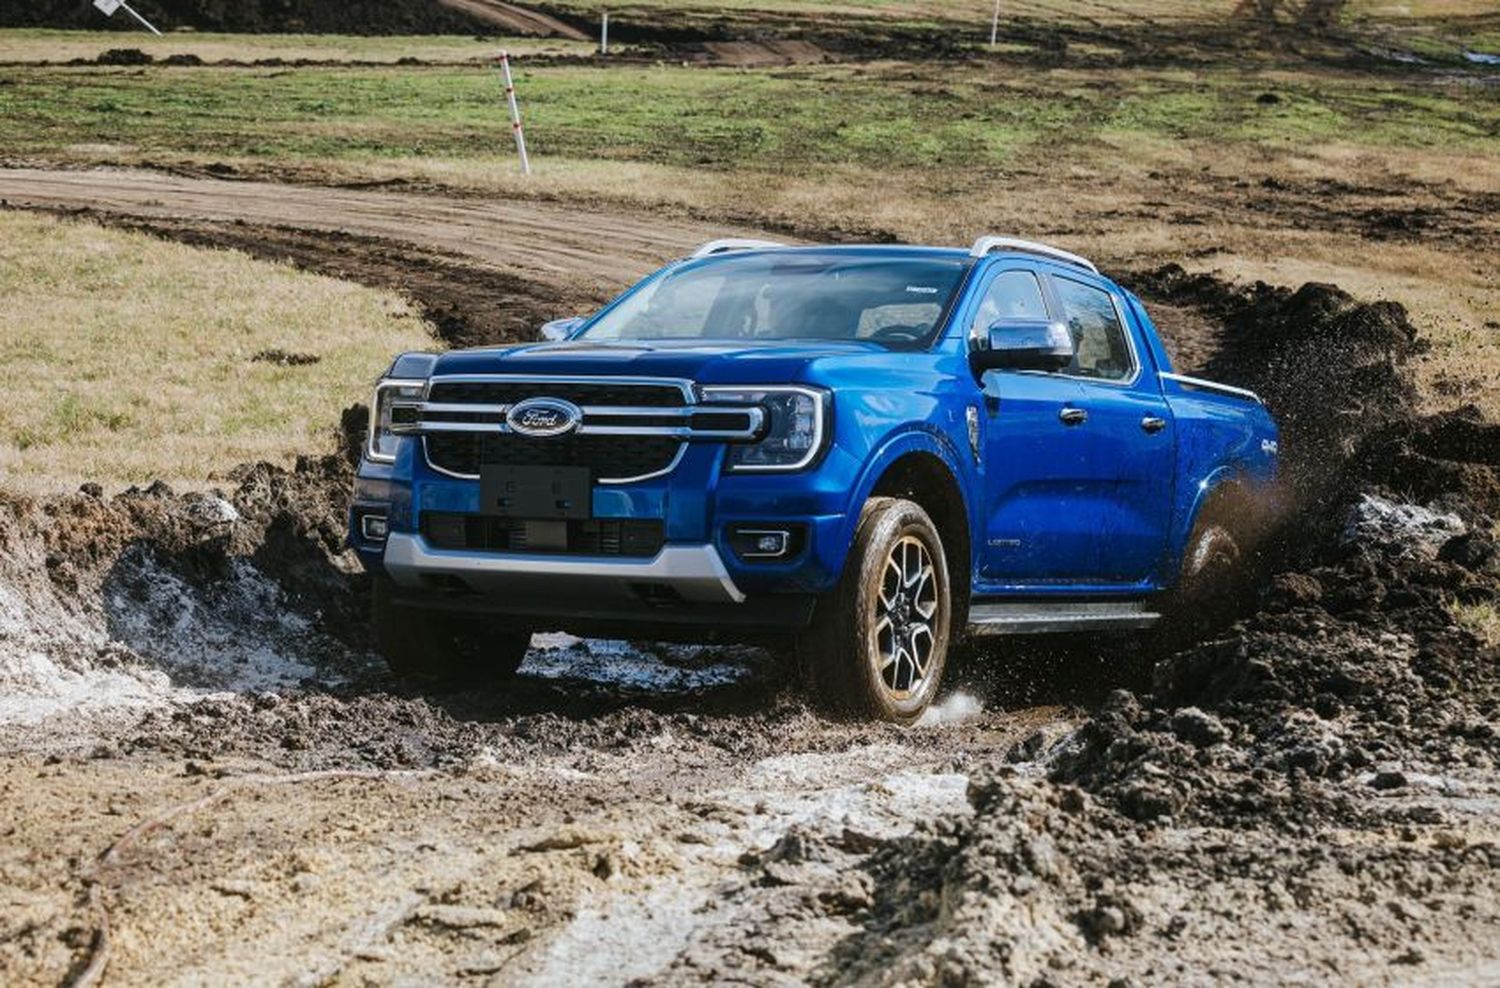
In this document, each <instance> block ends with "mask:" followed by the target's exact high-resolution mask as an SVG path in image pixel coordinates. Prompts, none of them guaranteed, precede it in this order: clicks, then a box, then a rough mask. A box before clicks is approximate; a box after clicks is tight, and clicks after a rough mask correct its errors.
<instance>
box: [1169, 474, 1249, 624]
mask: <svg viewBox="0 0 1500 988" xmlns="http://www.w3.org/2000/svg"><path fill="white" fill-rule="evenodd" d="M1235 514H1236V513H1235V511H1234V509H1233V502H1232V501H1230V500H1229V499H1226V498H1221V499H1218V500H1216V501H1213V502H1211V503H1209V504H1207V505H1205V506H1204V507H1203V509H1202V510H1201V511H1199V513H1198V518H1197V520H1196V521H1195V522H1194V523H1193V530H1192V532H1191V533H1190V534H1189V535H1188V540H1187V545H1186V547H1185V548H1184V550H1183V553H1182V569H1181V570H1180V572H1179V573H1178V577H1177V586H1176V587H1175V588H1174V589H1173V590H1172V592H1171V594H1170V596H1169V597H1168V599H1167V601H1166V606H1165V607H1164V611H1165V614H1164V617H1165V620H1164V622H1163V628H1162V631H1163V637H1162V644H1164V645H1169V646H1173V647H1181V646H1184V645H1188V644H1191V643H1192V642H1193V641H1195V640H1196V639H1198V638H1200V637H1202V636H1203V635H1205V634H1207V633H1209V632H1211V631H1214V630H1216V629H1218V628H1220V627H1223V626H1224V625H1226V624H1228V623H1229V622H1230V621H1231V620H1233V618H1234V617H1235V615H1237V614H1241V613H1244V612H1245V611H1246V610H1248V608H1249V603H1250V602H1249V600H1248V599H1247V596H1248V595H1249V594H1250V593H1251V591H1252V590H1253V587H1254V576H1253V567H1252V565H1251V560H1250V559H1249V558H1247V553H1246V550H1245V545H1244V538H1243V535H1242V533H1240V531H1239V530H1238V529H1237V527H1236V517H1235Z"/></svg>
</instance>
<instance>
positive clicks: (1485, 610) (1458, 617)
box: [1453, 603, 1500, 645]
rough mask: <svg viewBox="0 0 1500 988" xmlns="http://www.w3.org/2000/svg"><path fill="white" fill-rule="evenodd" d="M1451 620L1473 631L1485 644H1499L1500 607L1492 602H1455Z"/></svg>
mask: <svg viewBox="0 0 1500 988" xmlns="http://www.w3.org/2000/svg"><path fill="white" fill-rule="evenodd" d="M1453 620H1455V621H1457V622H1458V623H1459V624H1460V625H1461V626H1463V627H1465V628H1468V629H1469V630H1470V631H1472V632H1474V634H1475V635H1477V636H1478V638H1479V640H1480V641H1482V642H1484V643H1485V644H1486V645H1500V608H1497V607H1496V606H1495V605H1494V604H1457V603H1455V604H1454V605H1453Z"/></svg>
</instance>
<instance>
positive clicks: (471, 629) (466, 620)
mask: <svg viewBox="0 0 1500 988" xmlns="http://www.w3.org/2000/svg"><path fill="white" fill-rule="evenodd" d="M370 609H371V614H370V617H371V621H372V623H373V624H374V630H375V647H376V649H377V650H378V651H379V652H380V654H381V655H382V656H383V657H384V658H385V661H386V665H388V666H390V669H391V671H392V672H394V673H395V674H396V675H398V676H400V677H402V678H403V679H416V680H423V681H427V682H434V683H438V684H442V685H454V686H479V685H483V684H486V683H494V682H500V681H503V680H507V679H510V678H511V677H512V676H514V675H515V674H516V670H517V669H518V668H519V667H520V665H521V660H522V659H524V658H525V657H526V649H527V648H528V647H529V646H530V644H531V633H530V632H529V631H524V630H519V629H516V628H514V627H510V626H508V625H497V624H496V621H495V620H494V619H490V618H486V617H480V616H477V615H471V614H453V613H448V612H446V611H436V610H425V609H422V608H417V607H408V606H403V605H401V604H397V603H396V602H395V600H394V587H393V585H392V584H391V581H390V577H387V576H384V575H378V576H376V578H375V586H374V592H373V595H372V599H371V601H370Z"/></svg>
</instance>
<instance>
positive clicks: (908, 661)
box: [350, 237, 1277, 723]
mask: <svg viewBox="0 0 1500 988" xmlns="http://www.w3.org/2000/svg"><path fill="white" fill-rule="evenodd" d="M543 335H544V336H545V337H547V338H548V339H547V341H545V342H539V343H533V344H521V345H511V346H495V347H481V348H477V349H469V350H459V351H453V352H448V353H443V354H440V355H433V354H427V353H406V354H402V355H401V356H400V357H398V358H397V359H396V360H395V362H394V363H393V364H392V365H391V367H390V370H389V371H388V372H387V373H386V375H385V376H384V377H383V378H382V379H381V380H380V381H379V383H378V384H377V385H376V388H375V395H374V401H373V403H372V407H371V422H370V431H369V437H368V442H367V447H366V449H365V451H364V456H363V459H362V462H361V463H360V466H359V470H358V476H357V480H356V483H355V492H354V502H353V506H352V508H351V514H350V526H351V541H352V544H353V546H354V548H355V549H356V550H357V551H358V553H359V556H360V558H361V560H362V561H363V563H364V565H365V566H366V567H367V568H368V569H369V570H370V571H371V573H372V574H373V585H374V589H373V608H374V611H373V621H374V626H375V633H376V639H377V642H378V645H379V648H380V650H381V651H382V652H383V654H384V655H385V656H386V658H387V659H388V661H389V663H390V665H391V666H392V668H393V669H394V670H395V671H396V672H398V673H401V674H409V675H415V676H449V677H451V676H460V677H466V678H474V677H504V676H507V675H509V674H512V673H514V671H515V670H516V668H517V666H518V665H519V664H520V662H521V660H522V658H523V656H524V655H525V653H526V649H527V645H528V642H529V641H530V638H531V635H532V633H533V632H537V631H546V630H566V631H571V632H574V633H576V634H582V635H593V636H615V637H632V638H669V637H670V638H674V639H679V640H696V641H715V640H725V639H746V640H756V639H759V640H765V639H773V638H778V637H779V638H781V639H784V640H789V641H791V642H794V643H795V652H796V655H797V656H798V660H799V664H800V665H801V667H802V668H803V670H804V674H805V681H806V683H807V686H808V688H809V690H810V692H811V694H812V697H813V698H814V699H815V700H816V701H817V702H818V703H819V704H820V705H822V706H823V707H824V708H825V709H828V710H831V711H835V712H838V713H841V714H843V715H847V716H863V717H874V718H880V719H885V720H891V721H897V722H902V723H909V722H911V721H914V720H915V719H917V718H918V717H919V716H920V715H921V714H922V712H923V710H924V709H925V708H926V707H927V706H928V705H929V704H930V703H931V702H932V700H933V698H934V696H935V695H936V694H937V691H938V689H939V686H940V684H941V682H942V677H943V671H944V667H945V665H946V664H947V661H948V657H949V654H950V650H951V649H953V647H954V645H955V643H956V642H958V641H960V640H965V639H967V638H968V637H970V636H982V635H997V634H1029V633H1041V632H1077V631H1100V630H1140V629H1147V628H1150V627H1152V626H1153V625H1156V624H1157V623H1158V622H1159V621H1162V620H1163V619H1164V618H1165V619H1170V618H1172V617H1173V616H1174V615H1191V614H1193V613H1195V612H1196V611H1198V610H1199V609H1201V608H1203V607H1206V606H1210V605H1212V604H1213V603H1214V601H1215V599H1216V597H1217V596H1218V595H1221V593H1222V587H1223V586H1224V585H1225V582H1224V581H1225V580H1227V579H1229V578H1230V577H1231V576H1232V573H1233V571H1234V570H1235V569H1236V568H1237V567H1239V566H1240V558H1239V557H1240V555H1241V553H1243V552H1244V551H1245V546H1246V541H1247V540H1248V539H1250V538H1251V537H1253V531H1252V529H1253V526H1254V523H1255V518H1256V517H1257V511H1256V506H1257V505H1260V504H1263V503H1266V501H1267V498H1268V496H1269V495H1270V494H1271V493H1272V485H1273V483H1274V481H1275V475H1276V458H1277V432H1276V427H1275V425H1274V424H1273V422H1272V421H1271V418H1270V417H1269V415H1268V414H1267V413H1266V410H1265V408H1264V407H1262V404H1261V402H1260V401H1259V399H1258V398H1257V397H1256V396H1255V395H1254V394H1252V393H1250V392H1248V391H1244V390H1241V389H1238V388H1234V387H1229V386H1226V385H1222V384H1216V383H1213V382H1210V381H1205V380H1200V379H1197V378H1193V377H1187V376H1183V375H1180V374H1177V373H1176V372H1174V371H1173V369H1172V364H1171V361H1170V360H1169V359H1168V356H1167V353H1166V351H1165V349H1164V348H1163V346H1162V343H1161V340H1160V339H1159V338H1158V336H1157V332H1156V329H1155V327H1154V326H1153V324H1152V322H1151V318H1150V317H1149V316H1148V315H1147V314H1146V310H1145V309H1144V308H1143V307H1142V305H1141V302H1140V300H1139V299H1137V298H1136V297H1135V296H1134V295H1132V294H1131V293H1130V292H1128V291H1125V290H1124V289H1122V288H1120V286H1118V285H1117V284H1115V283H1114V282H1112V281H1111V280H1109V279H1108V278H1105V277H1103V276H1101V275H1100V274H1099V272H1098V270H1097V269H1096V268H1095V266H1094V265H1093V264H1092V263H1090V262H1089V261H1088V260H1086V259H1084V258H1082V257H1079V256H1077V255H1075V254H1071V253H1069V252H1067V251H1064V250H1060V249H1058V248H1055V247H1051V246H1048V245H1044V244H1038V243H1032V242H1029V241H1024V240H1017V239H1013V238H1008V237H983V238H981V239H980V240H979V241H978V242H977V243H976V244H975V245H974V246H973V248H972V249H970V250H962V249H943V248H930V247H906V246H879V247H872V246H836V247H830V246H815V247H786V246H781V245H777V244H772V243H765V242H760V241H743V240H728V241H715V242H713V243H710V244H706V245H704V246H703V247H702V248H701V249H699V250H698V251H697V252H696V253H695V254H693V255H692V256H691V257H689V258H686V259H684V260H681V261H678V262H675V263H673V264H670V265H668V266H667V267H665V268H663V269H662V270H661V271H658V272H657V273H656V274H653V275H651V276H650V277H648V278H646V279H645V280H644V281H642V282H641V283H639V284H638V285H636V286H635V287H634V288H631V289H630V290H629V291H627V292H625V293H624V294H623V295H621V296H620V297H619V298H618V299H616V300H615V301H614V302H612V303H610V304H609V305H608V306H606V307H605V308H604V309H602V310H601V311H599V312H598V313H596V314H594V315H592V316H590V317H588V318H579V319H570V320H560V321H559V322H557V323H550V324H548V326H547V327H545V328H544V333H543Z"/></svg>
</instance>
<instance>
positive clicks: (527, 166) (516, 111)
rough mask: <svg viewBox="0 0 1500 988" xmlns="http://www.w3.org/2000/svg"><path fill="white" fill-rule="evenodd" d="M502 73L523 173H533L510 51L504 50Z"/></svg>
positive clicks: (501, 62)
mask: <svg viewBox="0 0 1500 988" xmlns="http://www.w3.org/2000/svg"><path fill="white" fill-rule="evenodd" d="M497 61H499V63H500V74H501V75H502V76H504V78H505V101H506V102H507V103H509V104H510V129H511V132H512V133H513V134H515V135H516V153H517V154H519V155H520V156H521V174H522V175H530V174H531V159H530V158H528V157H527V156H526V134H525V132H524V131H522V130H521V107H520V106H518V105H517V104H516V84H515V82H514V81H512V79H511V77H510V52H506V51H502V52H501V53H500V57H499V59H497Z"/></svg>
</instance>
